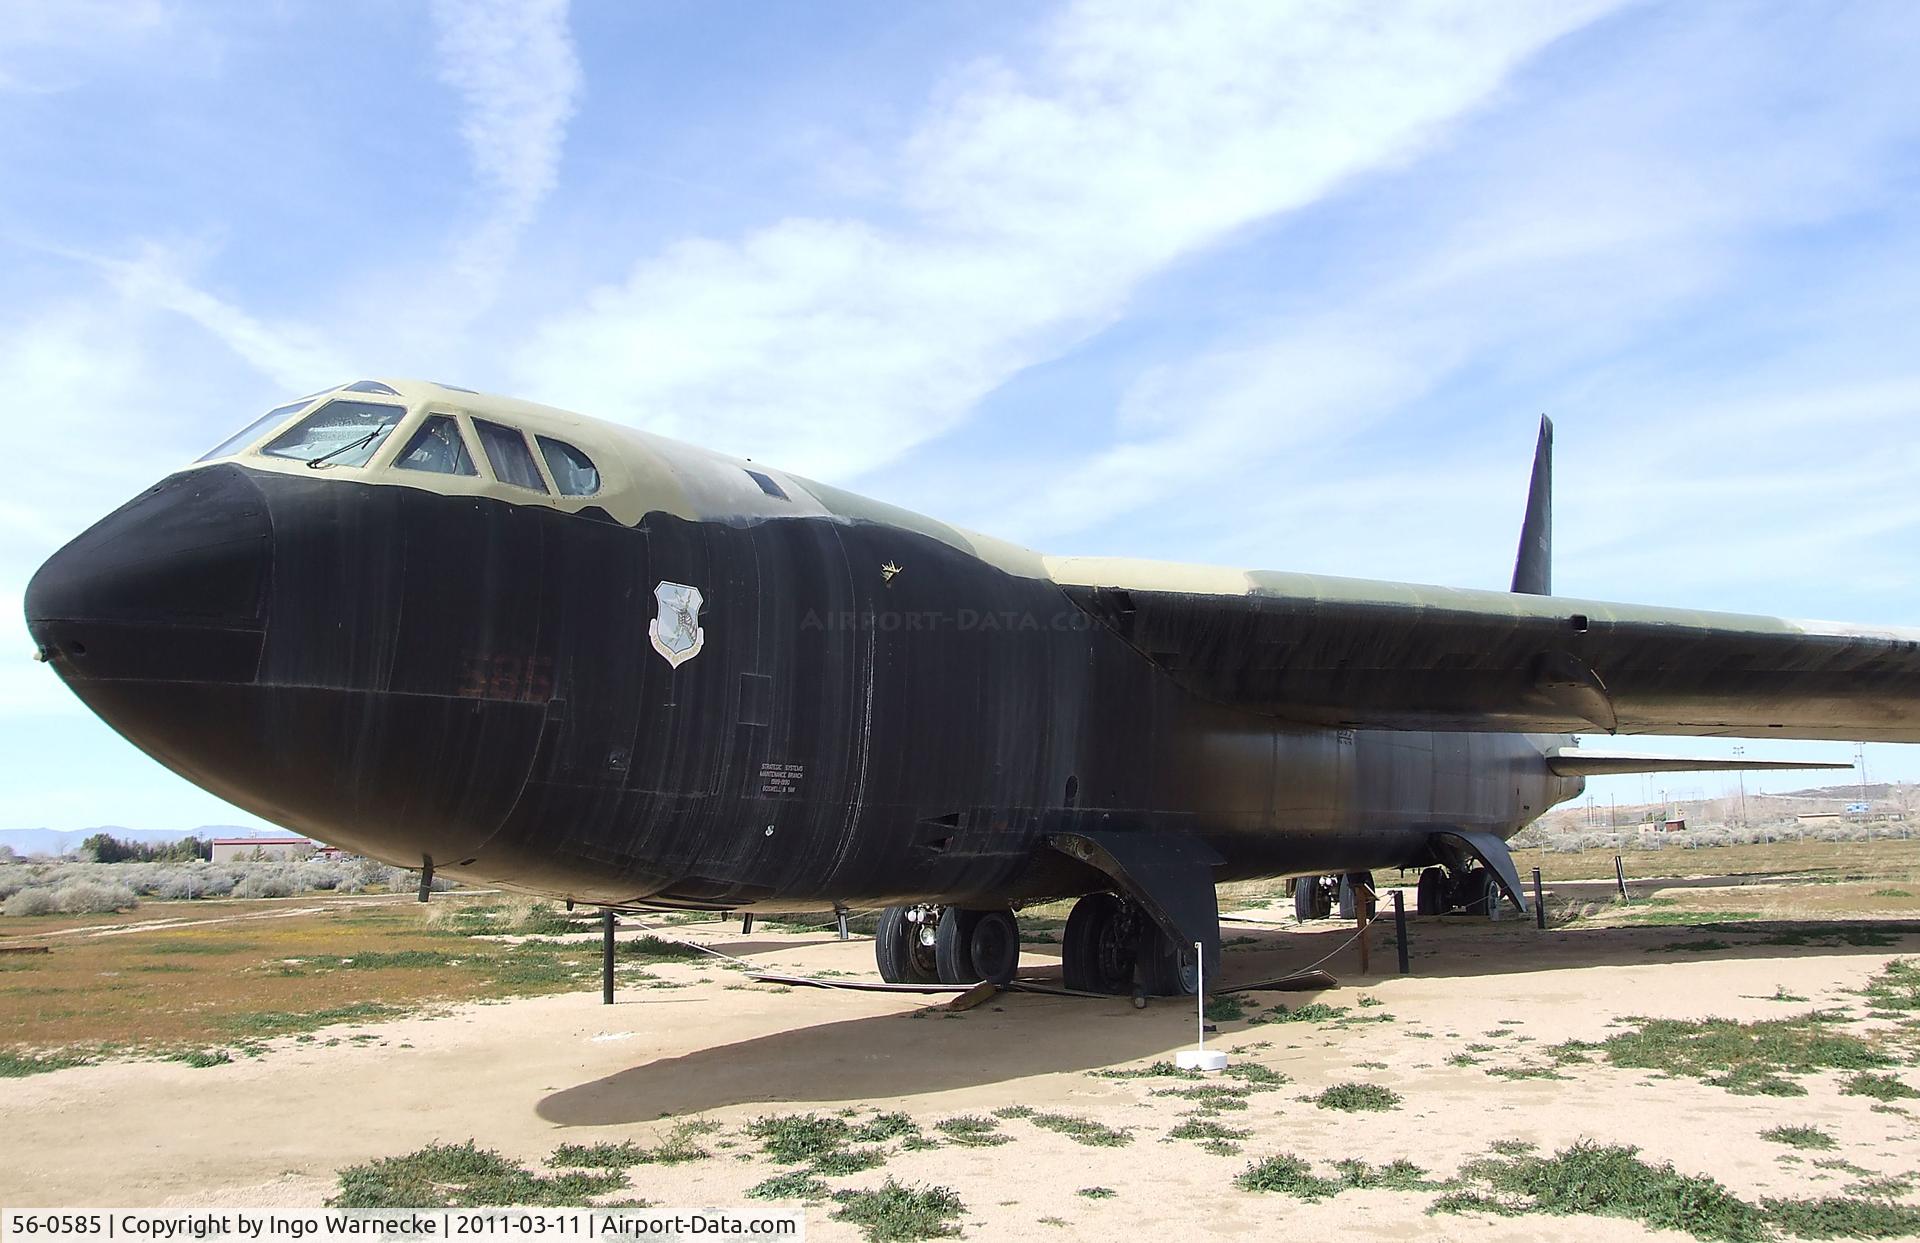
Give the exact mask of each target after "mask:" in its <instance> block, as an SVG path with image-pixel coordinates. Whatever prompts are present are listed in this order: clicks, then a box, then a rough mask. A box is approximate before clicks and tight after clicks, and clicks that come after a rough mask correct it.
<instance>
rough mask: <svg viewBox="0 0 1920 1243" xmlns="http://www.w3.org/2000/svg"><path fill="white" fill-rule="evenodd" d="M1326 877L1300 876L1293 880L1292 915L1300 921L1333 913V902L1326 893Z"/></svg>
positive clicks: (1322, 917) (1324, 916)
mask: <svg viewBox="0 0 1920 1243" xmlns="http://www.w3.org/2000/svg"><path fill="white" fill-rule="evenodd" d="M1326 879H1327V878H1326V877H1324V876H1300V877H1296V878H1295V879H1294V882H1293V917H1294V918H1295V919H1297V920H1299V921H1301V922H1302V923H1305V922H1306V921H1307V920H1309V919H1325V918H1326V917H1327V916H1328V915H1330V914H1332V913H1333V902H1332V899H1331V897H1330V895H1329V894H1328V893H1327V886H1326V883H1325V882H1326Z"/></svg>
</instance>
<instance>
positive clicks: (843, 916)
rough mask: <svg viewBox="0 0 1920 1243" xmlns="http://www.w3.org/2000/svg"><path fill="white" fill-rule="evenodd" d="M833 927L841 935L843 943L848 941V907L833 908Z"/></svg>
mask: <svg viewBox="0 0 1920 1243" xmlns="http://www.w3.org/2000/svg"><path fill="white" fill-rule="evenodd" d="M833 927H834V931H835V932H838V933H839V934H840V939H841V940H842V941H844V940H846V939H847V937H848V935H849V934H848V932H847V908H846V907H844V906H836V907H834V908H833Z"/></svg>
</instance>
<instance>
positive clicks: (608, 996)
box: [600, 906, 614, 1006]
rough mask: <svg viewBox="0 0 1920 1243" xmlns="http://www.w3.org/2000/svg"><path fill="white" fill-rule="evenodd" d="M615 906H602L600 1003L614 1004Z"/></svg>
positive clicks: (605, 1004)
mask: <svg viewBox="0 0 1920 1243" xmlns="http://www.w3.org/2000/svg"><path fill="white" fill-rule="evenodd" d="M613 924H614V919H613V908H612V907H610V906H607V907H602V908H600V1004H601V1005H603V1006H610V1005H612V1004H613Z"/></svg>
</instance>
